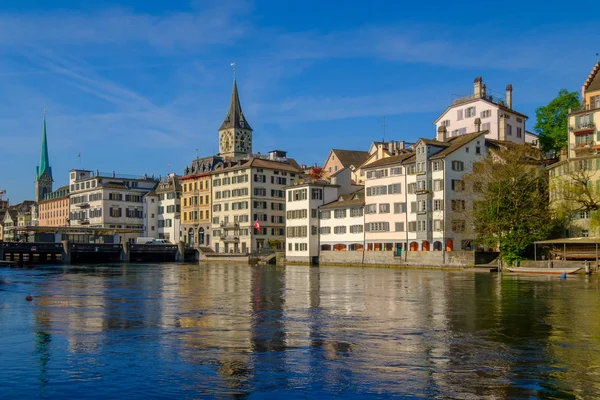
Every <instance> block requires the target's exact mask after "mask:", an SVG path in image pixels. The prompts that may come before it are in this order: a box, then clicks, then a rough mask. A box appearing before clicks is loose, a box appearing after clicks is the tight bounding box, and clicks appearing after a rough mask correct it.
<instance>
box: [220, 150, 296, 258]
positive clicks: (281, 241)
mask: <svg viewBox="0 0 600 400" xmlns="http://www.w3.org/2000/svg"><path fill="white" fill-rule="evenodd" d="M299 174H300V167H299V166H298V165H297V164H296V162H295V161H294V160H292V159H288V158H286V154H285V152H283V151H272V152H271V153H270V154H269V157H268V158H258V157H256V156H255V157H252V158H250V159H249V160H240V161H238V162H226V163H224V164H222V165H220V166H218V167H217V168H216V169H215V170H214V171H213V172H212V173H211V178H212V237H213V239H212V245H211V247H212V248H213V249H214V250H215V251H216V252H218V253H248V252H251V251H255V250H262V249H266V248H268V247H270V244H269V242H271V245H272V246H274V247H275V248H277V249H283V248H284V245H285V189H284V188H285V186H287V185H289V184H290V183H291V182H293V181H294V179H296V178H297V177H298V176H299ZM255 223H258V226H259V227H260V229H256V228H255Z"/></svg>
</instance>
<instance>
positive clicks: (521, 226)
mask: <svg viewBox="0 0 600 400" xmlns="http://www.w3.org/2000/svg"><path fill="white" fill-rule="evenodd" d="M539 159H540V155H539V153H537V152H535V151H534V150H532V148H531V147H529V146H519V145H509V146H507V147H504V148H499V149H497V150H493V151H490V153H489V154H488V155H487V156H486V157H485V158H484V159H482V160H481V161H480V162H478V163H476V164H475V165H474V166H473V172H472V173H471V174H469V175H467V176H466V177H465V182H466V186H467V187H470V188H472V190H473V198H474V205H473V209H472V210H469V211H468V212H465V215H466V216H467V218H466V219H467V221H468V222H469V225H470V226H471V227H472V228H473V229H474V234H475V241H476V242H477V243H478V244H482V245H487V246H489V247H495V248H498V250H499V251H500V256H501V258H502V259H503V261H505V262H508V263H510V264H512V263H513V262H514V261H516V260H519V259H521V258H522V257H523V255H524V253H525V251H526V249H527V248H528V247H529V246H530V245H532V244H533V242H535V241H537V240H543V239H546V238H547V237H548V236H549V235H551V234H552V232H553V231H554V228H555V226H556V220H555V219H554V218H553V213H552V211H551V210H550V208H549V206H548V178H547V175H546V173H545V171H544V169H543V167H541V165H540V162H539Z"/></svg>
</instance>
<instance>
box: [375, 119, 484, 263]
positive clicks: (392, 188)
mask: <svg viewBox="0 0 600 400" xmlns="http://www.w3.org/2000/svg"><path fill="white" fill-rule="evenodd" d="M440 131H441V132H440V135H441V137H442V138H445V140H444V141H438V140H428V139H420V140H419V141H417V143H416V145H415V148H414V150H415V151H414V154H413V155H410V156H408V155H400V156H392V157H388V158H385V159H383V160H380V161H377V162H374V163H372V164H370V165H369V166H366V168H365V171H366V183H365V242H366V247H367V251H391V250H393V251H396V252H400V251H401V249H402V250H410V251H441V250H446V251H453V250H469V249H473V239H474V234H473V232H472V231H471V230H470V229H469V224H468V223H467V220H466V213H467V212H468V210H471V209H472V207H473V200H472V195H470V192H469V191H468V190H467V188H466V187H465V183H464V180H463V177H464V175H465V174H468V173H470V172H471V171H472V168H473V163H474V162H476V161H477V160H478V159H479V158H481V157H485V155H486V154H487V147H486V140H485V136H486V135H487V131H481V132H476V133H470V134H466V135H460V136H454V137H450V138H447V137H446V136H445V132H443V131H444V127H441V128H440Z"/></svg>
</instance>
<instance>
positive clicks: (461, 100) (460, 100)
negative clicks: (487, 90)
mask: <svg viewBox="0 0 600 400" xmlns="http://www.w3.org/2000/svg"><path fill="white" fill-rule="evenodd" d="M474 99H486V100H489V101H493V102H496V103H498V102H504V99H503V98H502V96H500V95H497V96H493V95H491V94H486V95H485V96H480V95H478V94H474V93H471V94H469V95H467V96H461V97H459V98H456V99H453V100H452V105H453V106H454V105H456V104H462V103H466V102H468V101H471V100H474Z"/></svg>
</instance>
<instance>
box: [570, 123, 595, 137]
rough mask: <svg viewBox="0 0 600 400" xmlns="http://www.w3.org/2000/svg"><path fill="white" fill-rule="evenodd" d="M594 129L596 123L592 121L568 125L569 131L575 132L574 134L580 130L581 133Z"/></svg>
mask: <svg viewBox="0 0 600 400" xmlns="http://www.w3.org/2000/svg"><path fill="white" fill-rule="evenodd" d="M595 129H596V123H595V122H594V121H590V122H585V123H582V124H577V125H571V126H569V130H570V131H571V132H573V133H575V134H576V135H577V134H578V133H580V132H581V133H582V134H583V133H587V132H589V131H594V130H595Z"/></svg>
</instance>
